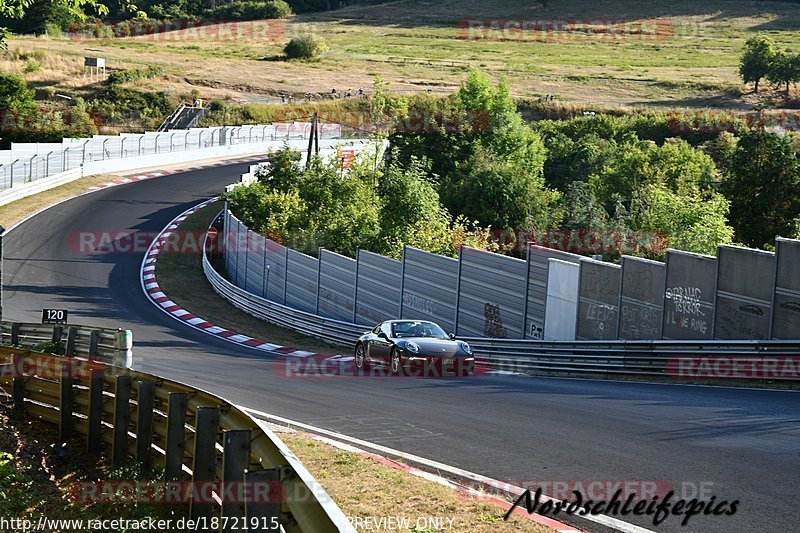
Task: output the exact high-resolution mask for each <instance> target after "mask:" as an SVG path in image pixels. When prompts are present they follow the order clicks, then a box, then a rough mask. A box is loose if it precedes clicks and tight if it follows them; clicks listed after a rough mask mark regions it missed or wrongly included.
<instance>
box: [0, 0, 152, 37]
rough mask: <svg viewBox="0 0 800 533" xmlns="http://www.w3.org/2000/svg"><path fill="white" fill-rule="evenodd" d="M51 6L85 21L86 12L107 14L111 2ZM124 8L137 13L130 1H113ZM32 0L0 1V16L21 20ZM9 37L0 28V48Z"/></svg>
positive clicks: (58, 0)
mask: <svg viewBox="0 0 800 533" xmlns="http://www.w3.org/2000/svg"><path fill="white" fill-rule="evenodd" d="M50 1H51V2H52V3H53V4H56V5H58V6H61V7H64V8H66V10H67V11H68V12H69V13H70V14H71V15H72V16H74V17H75V18H76V19H79V20H85V19H86V17H87V12H90V11H94V12H95V13H96V14H97V15H98V16H103V15H107V14H108V12H109V9H108V4H110V3H112V2H111V0H50ZM114 2H115V3H118V4H120V5H122V6H124V7H125V8H126V9H127V10H129V11H130V12H135V11H137V8H136V6H135V5H134V4H133V3H132V2H131V0H114ZM31 3H32V0H0V16H3V17H8V18H12V19H21V18H22V17H24V16H25V14H26V13H27V11H28V8H30V6H31ZM9 36H10V32H9V30H8V28H0V48H5V47H6V46H7V43H6V41H7V39H8V37H9Z"/></svg>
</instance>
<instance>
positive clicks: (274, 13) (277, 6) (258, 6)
mask: <svg viewBox="0 0 800 533" xmlns="http://www.w3.org/2000/svg"><path fill="white" fill-rule="evenodd" d="M291 14H292V8H291V7H289V4H287V3H286V2H284V1H283V0H269V1H268V2H252V1H248V2H233V3H230V4H225V5H221V6H217V7H215V8H213V9H208V10H206V17H207V18H210V19H219V20H259V19H282V18H286V17H288V16H289V15H291Z"/></svg>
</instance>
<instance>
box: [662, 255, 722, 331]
mask: <svg viewBox="0 0 800 533" xmlns="http://www.w3.org/2000/svg"><path fill="white" fill-rule="evenodd" d="M666 265H667V282H666V289H665V293H664V325H663V338H664V339H668V340H710V339H713V338H714V309H715V306H716V294H717V260H716V258H714V257H712V256H710V255H700V254H693V253H690V252H683V251H680V250H672V249H670V250H667V263H666Z"/></svg>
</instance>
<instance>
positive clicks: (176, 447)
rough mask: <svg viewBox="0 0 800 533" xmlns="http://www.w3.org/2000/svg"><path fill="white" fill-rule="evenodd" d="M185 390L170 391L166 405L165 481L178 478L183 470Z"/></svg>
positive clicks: (186, 398)
mask: <svg viewBox="0 0 800 533" xmlns="http://www.w3.org/2000/svg"><path fill="white" fill-rule="evenodd" d="M187 403H188V397H187V395H186V393H185V392H170V393H169V404H168V406H167V444H166V448H165V449H164V453H165V467H164V477H165V479H166V481H172V480H175V479H179V478H180V477H181V473H182V472H183V448H184V446H185V445H186V435H185V427H184V426H185V425H186V405H187Z"/></svg>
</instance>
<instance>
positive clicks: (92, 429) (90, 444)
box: [86, 368, 104, 453]
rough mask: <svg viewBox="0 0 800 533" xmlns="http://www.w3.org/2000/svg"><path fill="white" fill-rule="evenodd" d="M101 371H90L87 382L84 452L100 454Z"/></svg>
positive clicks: (101, 447)
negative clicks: (87, 399)
mask: <svg viewBox="0 0 800 533" xmlns="http://www.w3.org/2000/svg"><path fill="white" fill-rule="evenodd" d="M103 385H104V381H103V370H102V369H99V368H95V369H92V371H91V378H90V380H89V430H88V431H87V433H86V450H87V451H88V452H89V453H100V451H101V450H102V449H103Z"/></svg>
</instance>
